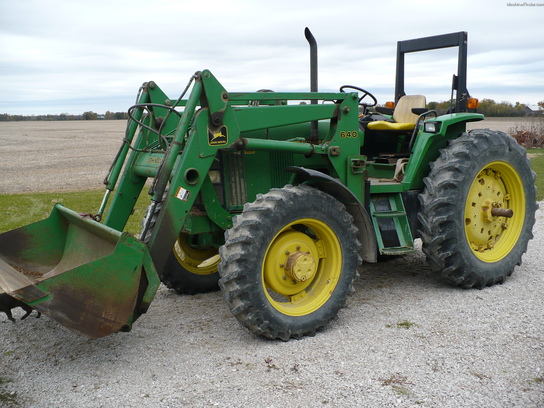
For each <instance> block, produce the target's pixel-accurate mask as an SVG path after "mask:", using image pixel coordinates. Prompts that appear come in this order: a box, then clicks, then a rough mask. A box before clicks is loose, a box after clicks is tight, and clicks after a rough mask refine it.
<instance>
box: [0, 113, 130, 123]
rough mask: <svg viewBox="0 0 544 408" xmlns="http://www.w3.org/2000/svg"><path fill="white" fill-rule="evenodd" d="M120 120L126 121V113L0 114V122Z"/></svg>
mask: <svg viewBox="0 0 544 408" xmlns="http://www.w3.org/2000/svg"><path fill="white" fill-rule="evenodd" d="M100 119H106V120H121V119H124V120H126V119H128V114H127V112H110V111H107V112H106V113H104V114H100V113H96V112H93V111H87V112H83V113H82V114H80V115H70V114H68V113H60V114H58V115H51V114H50V115H11V114H9V113H0V122H21V121H31V120H43V121H49V120H100Z"/></svg>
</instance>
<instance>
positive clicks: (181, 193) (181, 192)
mask: <svg viewBox="0 0 544 408" xmlns="http://www.w3.org/2000/svg"><path fill="white" fill-rule="evenodd" d="M190 195H191V192H190V191H189V190H186V189H184V188H183V187H180V188H178V192H177V193H176V198H177V199H179V200H181V201H188V200H189V196H190Z"/></svg>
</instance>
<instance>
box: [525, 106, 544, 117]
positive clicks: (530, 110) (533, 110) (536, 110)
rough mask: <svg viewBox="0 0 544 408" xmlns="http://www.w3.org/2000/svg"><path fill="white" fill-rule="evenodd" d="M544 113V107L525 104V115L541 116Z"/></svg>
mask: <svg viewBox="0 0 544 408" xmlns="http://www.w3.org/2000/svg"><path fill="white" fill-rule="evenodd" d="M542 114H544V109H542V108H541V107H540V106H538V105H525V116H540V115H542Z"/></svg>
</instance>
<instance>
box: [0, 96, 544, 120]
mask: <svg viewBox="0 0 544 408" xmlns="http://www.w3.org/2000/svg"><path fill="white" fill-rule="evenodd" d="M538 106H540V107H541V110H540V111H536V112H534V111H531V110H530V109H528V106H527V105H525V104H523V103H519V102H516V103H515V105H512V104H511V103H510V102H495V101H494V100H493V99H482V100H481V101H480V103H479V105H478V113H482V114H484V115H485V116H489V117H497V116H498V117H508V116H510V117H516V116H531V115H535V114H537V115H542V114H544V100H543V101H540V102H538ZM427 108H428V109H430V110H435V111H436V112H437V113H438V114H439V115H443V114H445V113H447V112H448V110H449V109H450V101H445V102H429V103H428V104H427ZM99 119H106V120H121V119H124V120H126V119H128V114H127V112H110V111H107V112H106V113H105V114H99V113H96V112H93V111H88V112H83V113H82V114H81V115H69V114H67V113H61V114H58V115H28V116H25V115H11V114H8V113H3V114H2V113H0V122H8V121H11V122H13V121H27V120H99Z"/></svg>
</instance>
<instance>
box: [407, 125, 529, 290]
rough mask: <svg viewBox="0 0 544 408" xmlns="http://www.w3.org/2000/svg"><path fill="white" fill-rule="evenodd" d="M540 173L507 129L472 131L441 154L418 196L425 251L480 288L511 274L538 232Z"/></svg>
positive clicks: (435, 263) (452, 277)
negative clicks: (537, 174) (535, 229)
mask: <svg viewBox="0 0 544 408" xmlns="http://www.w3.org/2000/svg"><path fill="white" fill-rule="evenodd" d="M534 182H535V173H534V172H533V171H532V170H531V168H530V164H529V160H528V158H527V154H526V152H525V149H523V148H522V147H521V146H519V145H518V144H517V143H516V141H515V140H514V139H513V138H511V137H510V136H508V135H507V134H505V133H503V132H495V131H491V130H474V131H472V132H471V133H470V134H464V135H462V136H461V137H459V138H458V139H456V140H453V141H452V142H451V144H450V145H449V146H448V147H447V148H445V149H443V150H442V151H441V152H440V157H439V158H438V159H437V160H436V161H435V162H434V163H433V164H432V165H431V171H430V173H429V175H428V177H426V178H425V180H424V183H425V190H424V192H423V193H422V194H421V195H420V202H421V211H420V213H419V215H418V218H419V221H420V222H421V225H422V230H421V231H420V235H421V237H422V241H423V252H424V253H425V254H426V256H427V260H428V262H429V264H430V265H431V266H432V267H433V269H434V270H436V271H438V272H440V273H441V275H442V276H443V277H444V278H445V279H447V280H448V281H450V282H451V283H453V284H455V285H458V286H462V287H467V288H468V287H476V288H482V287H485V286H489V285H493V284H495V283H502V282H503V281H504V280H505V279H506V277H507V276H509V275H511V274H512V272H513V270H514V268H515V266H516V265H520V264H521V257H522V255H523V254H524V253H525V252H526V250H527V244H528V242H529V240H530V239H531V238H532V237H533V235H532V228H533V225H534V222H535V211H536V189H535V185H534Z"/></svg>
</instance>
